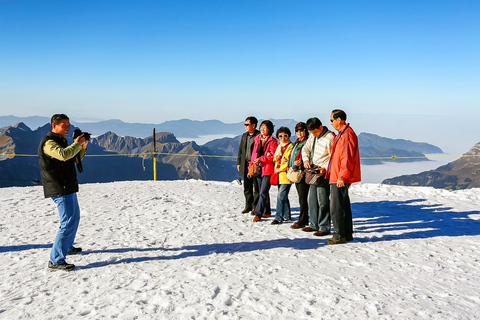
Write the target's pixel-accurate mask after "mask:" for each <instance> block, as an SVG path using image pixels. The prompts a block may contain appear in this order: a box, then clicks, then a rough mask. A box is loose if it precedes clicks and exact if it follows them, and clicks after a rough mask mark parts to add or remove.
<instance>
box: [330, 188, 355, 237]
mask: <svg viewBox="0 0 480 320" xmlns="http://www.w3.org/2000/svg"><path fill="white" fill-rule="evenodd" d="M349 187H350V184H348V183H347V184H345V187H343V188H337V185H336V184H331V185H330V196H331V198H330V213H331V214H332V222H333V228H334V229H335V233H334V234H333V237H334V238H340V237H352V236H353V218H352V207H351V205H350V197H349V196H348V188H349Z"/></svg>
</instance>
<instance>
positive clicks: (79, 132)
mask: <svg viewBox="0 0 480 320" xmlns="http://www.w3.org/2000/svg"><path fill="white" fill-rule="evenodd" d="M82 133H83V137H84V138H85V140H87V141H88V140H90V136H91V133H88V132H82V130H80V129H75V130H73V140H75V139H77V138H78V137H79V136H81V135H82Z"/></svg>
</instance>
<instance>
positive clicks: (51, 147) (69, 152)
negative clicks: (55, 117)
mask: <svg viewBox="0 0 480 320" xmlns="http://www.w3.org/2000/svg"><path fill="white" fill-rule="evenodd" d="M43 152H44V153H45V154H46V155H47V156H49V157H51V158H54V159H57V160H60V161H67V160H69V159H71V158H73V157H75V155H76V154H77V153H79V152H81V153H80V156H83V155H85V152H86V149H84V148H83V146H82V144H81V143H78V142H74V143H72V144H71V145H69V146H68V147H66V148H62V146H60V145H59V144H58V143H56V142H55V141H53V140H48V141H47V142H45V145H44V146H43ZM82 153H83V154H82Z"/></svg>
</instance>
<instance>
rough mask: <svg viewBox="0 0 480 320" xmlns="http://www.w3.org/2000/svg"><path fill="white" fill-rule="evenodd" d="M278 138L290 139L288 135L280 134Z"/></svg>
mask: <svg viewBox="0 0 480 320" xmlns="http://www.w3.org/2000/svg"><path fill="white" fill-rule="evenodd" d="M278 137H279V138H288V134H279V135H278Z"/></svg>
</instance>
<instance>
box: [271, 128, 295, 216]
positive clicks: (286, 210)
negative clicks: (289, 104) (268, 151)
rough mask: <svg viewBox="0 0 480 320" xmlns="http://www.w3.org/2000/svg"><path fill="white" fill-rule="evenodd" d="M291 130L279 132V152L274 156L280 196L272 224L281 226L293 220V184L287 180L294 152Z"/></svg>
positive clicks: (281, 129)
mask: <svg viewBox="0 0 480 320" xmlns="http://www.w3.org/2000/svg"><path fill="white" fill-rule="evenodd" d="M291 134H292V133H291V132H290V129H288V128H287V127H280V128H279V129H278V130H277V139H278V141H279V143H278V146H277V150H275V154H274V156H273V166H274V173H275V174H278V194H277V212H276V213H275V220H273V221H272V224H281V223H283V222H284V221H290V220H292V215H291V211H290V200H289V199H288V193H289V192H290V188H291V186H292V182H291V181H290V180H288V179H287V169H288V159H290V153H291V152H292V146H293V145H292V143H291V142H290V135H291Z"/></svg>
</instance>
